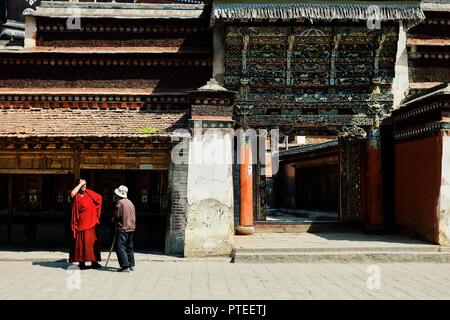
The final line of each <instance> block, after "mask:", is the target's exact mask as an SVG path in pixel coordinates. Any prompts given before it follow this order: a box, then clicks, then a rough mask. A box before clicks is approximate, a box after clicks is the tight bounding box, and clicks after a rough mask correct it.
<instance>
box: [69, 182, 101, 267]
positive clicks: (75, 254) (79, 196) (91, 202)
mask: <svg viewBox="0 0 450 320" xmlns="http://www.w3.org/2000/svg"><path fill="white" fill-rule="evenodd" d="M70 195H71V197H72V200H73V204H72V221H71V229H72V232H73V245H72V248H71V250H70V259H69V260H70V262H79V263H80V265H79V266H80V269H86V264H85V262H86V261H90V262H91V263H92V268H95V269H96V268H101V265H100V264H99V263H98V262H99V261H101V257H100V249H99V246H98V242H97V235H96V234H95V226H96V225H97V224H99V223H100V214H101V211H102V196H101V195H99V194H98V193H95V192H94V191H92V190H90V189H87V188H86V180H83V179H79V180H78V181H77V186H76V187H75V188H74V189H73V190H72V192H71V194H70Z"/></svg>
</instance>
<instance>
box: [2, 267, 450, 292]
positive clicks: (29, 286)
mask: <svg viewBox="0 0 450 320" xmlns="http://www.w3.org/2000/svg"><path fill="white" fill-rule="evenodd" d="M68 266H69V264H67V263H65V262H30V261H1V262H0V299H183V300H184V299H194V300H195V299H257V300H262V299H302V300H303V299H308V300H310V299H450V265H448V264H433V263H401V264H394V263H385V264H379V265H378V266H379V267H380V271H381V273H380V275H381V278H380V279H381V282H380V284H381V287H380V289H368V286H367V283H368V278H369V277H370V276H371V275H373V273H368V271H371V270H370V269H369V270H368V267H369V265H368V264H344V263H340V264H332V263H320V264H297V263H289V264H282V263H280V264H231V263H226V262H217V261H214V262H212V261H209V260H208V259H205V260H204V261H196V262H189V261H185V262H148V261H145V262H140V263H138V265H137V270H136V271H134V272H132V273H129V274H123V273H118V272H115V268H116V267H117V262H113V263H112V264H111V267H112V268H110V267H109V266H108V269H102V270H83V271H77V272H79V273H78V274H80V275H81V278H80V285H81V287H80V289H79V290H78V289H69V288H68V285H67V284H68V283H69V284H70V285H72V286H74V285H76V283H77V281H76V278H75V277H76V275H77V273H74V272H73V271H72V272H69V271H67V270H66V268H67V267H68ZM369 283H372V282H370V281H369Z"/></svg>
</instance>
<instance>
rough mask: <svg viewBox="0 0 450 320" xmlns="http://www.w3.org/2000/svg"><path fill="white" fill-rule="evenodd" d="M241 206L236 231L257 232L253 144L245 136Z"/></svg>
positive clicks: (241, 178) (242, 233) (244, 232)
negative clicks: (254, 206) (254, 214)
mask: <svg viewBox="0 0 450 320" xmlns="http://www.w3.org/2000/svg"><path fill="white" fill-rule="evenodd" d="M240 151H241V152H240V166H239V175H240V200H241V201H240V206H239V226H238V227H237V228H236V233H237V234H239V235H250V234H253V233H254V232H255V227H254V225H253V173H252V146H251V139H250V137H249V136H248V135H246V136H245V138H244V139H243V141H242V142H241V144H240Z"/></svg>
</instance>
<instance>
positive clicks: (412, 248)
mask: <svg viewBox="0 0 450 320" xmlns="http://www.w3.org/2000/svg"><path fill="white" fill-rule="evenodd" d="M445 248H446V247H445ZM274 252H275V253H327V252H435V253H437V252H449V253H450V251H448V249H444V247H441V246H439V245H433V244H426V245H420V244H419V245H411V244H409V245H407V246H406V245H405V246H401V245H400V246H395V245H391V246H383V247H381V246H359V247H352V246H341V247H329V246H326V247H325V246H324V247H292V248H235V249H234V251H233V254H236V253H237V254H241V253H257V254H266V253H268V254H270V253H274Z"/></svg>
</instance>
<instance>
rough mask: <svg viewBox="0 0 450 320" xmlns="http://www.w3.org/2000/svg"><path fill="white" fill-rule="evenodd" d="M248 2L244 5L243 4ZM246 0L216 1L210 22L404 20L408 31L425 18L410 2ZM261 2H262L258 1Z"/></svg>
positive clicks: (419, 9)
mask: <svg viewBox="0 0 450 320" xmlns="http://www.w3.org/2000/svg"><path fill="white" fill-rule="evenodd" d="M246 2H247V3H246ZM248 2H249V1H241V3H236V0H234V1H233V0H231V1H220V0H218V1H215V2H214V4H213V17H212V18H213V20H214V19H222V20H224V21H235V20H239V21H254V20H265V19H270V20H274V19H275V20H276V19H281V20H292V19H317V20H334V19H339V20H341V19H350V20H370V19H372V20H374V19H377V20H380V21H388V20H392V21H400V20H402V21H404V22H405V25H406V27H408V28H410V27H412V26H414V25H417V24H419V23H420V22H421V21H423V20H424V19H425V14H424V13H423V11H422V10H421V8H420V5H419V4H413V3H411V2H407V3H406V2H405V3H403V4H402V3H401V2H397V3H396V4H388V3H386V2H384V3H377V2H374V3H368V2H365V3H348V2H347V3H345V2H341V3H336V2H335V3H331V2H328V3H319V2H316V3H314V2H309V3H305V2H303V3H298V2H292V3H277V1H273V3H254V2H252V3H248ZM261 2H263V1H261Z"/></svg>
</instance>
